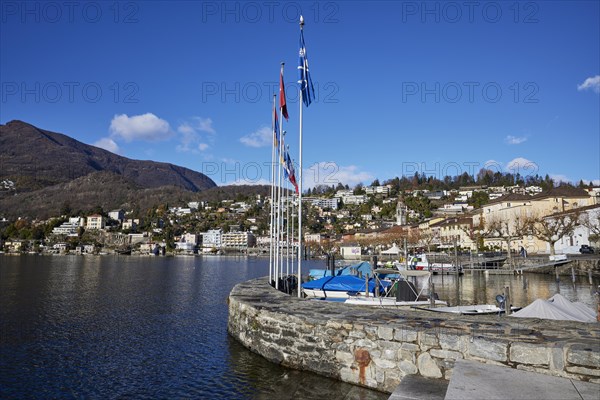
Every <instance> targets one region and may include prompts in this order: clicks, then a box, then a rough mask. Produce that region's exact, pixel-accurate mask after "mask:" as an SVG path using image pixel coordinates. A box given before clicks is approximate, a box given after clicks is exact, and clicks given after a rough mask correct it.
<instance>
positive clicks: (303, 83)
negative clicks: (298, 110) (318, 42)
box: [298, 29, 315, 107]
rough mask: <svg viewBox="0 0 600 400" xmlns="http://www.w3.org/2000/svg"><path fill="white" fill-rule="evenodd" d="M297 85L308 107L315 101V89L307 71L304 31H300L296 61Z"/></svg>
mask: <svg viewBox="0 0 600 400" xmlns="http://www.w3.org/2000/svg"><path fill="white" fill-rule="evenodd" d="M298 61H299V62H298V83H299V84H300V90H301V91H302V101H303V102H304V105H305V106H306V107H308V106H309V105H310V103H311V102H312V101H313V100H314V99H315V88H314V87H313V83H312V80H311V79H310V74H309V71H308V57H307V55H306V45H305V44H304V31H303V30H302V29H300V52H299V60H298Z"/></svg>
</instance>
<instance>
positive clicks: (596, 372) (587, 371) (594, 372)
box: [567, 366, 600, 377]
mask: <svg viewBox="0 0 600 400" xmlns="http://www.w3.org/2000/svg"><path fill="white" fill-rule="evenodd" d="M567 372H571V373H573V374H581V375H591V376H598V377H600V369H597V368H595V369H592V368H585V367H575V366H568V367H567Z"/></svg>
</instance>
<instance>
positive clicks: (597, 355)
mask: <svg viewBox="0 0 600 400" xmlns="http://www.w3.org/2000/svg"><path fill="white" fill-rule="evenodd" d="M567 361H568V362H570V363H571V364H577V365H583V366H586V367H593V368H600V340H599V341H597V342H596V343H594V344H590V345H584V344H574V345H572V346H570V348H569V349H568V350H567Z"/></svg>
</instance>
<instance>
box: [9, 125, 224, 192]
mask: <svg viewBox="0 0 600 400" xmlns="http://www.w3.org/2000/svg"><path fill="white" fill-rule="evenodd" d="M94 172H108V173H113V174H116V175H119V176H122V177H123V178H124V179H126V180H128V181H130V182H131V183H132V184H135V185H137V186H138V187H140V188H145V189H150V188H159V187H162V186H175V187H178V188H181V189H184V190H187V191H191V192H198V191H201V190H205V189H209V188H212V187H215V186H216V184H215V183H214V182H213V181H212V179H210V178H209V177H207V176H206V175H204V174H201V173H199V172H196V171H192V170H191V169H188V168H184V167H179V166H177V165H173V164H168V163H161V162H155V161H141V160H132V159H129V158H126V157H122V156H119V155H116V154H113V153H111V152H109V151H106V150H104V149H101V148H98V147H94V146H90V145H87V144H85V143H82V142H79V141H77V140H75V139H73V138H71V137H69V136H66V135H63V134H61V133H56V132H50V131H46V130H43V129H39V128H37V127H35V126H33V125H30V124H28V123H25V122H22V121H11V122H9V123H7V124H6V125H0V180H4V179H9V180H11V181H13V182H15V184H16V189H17V191H19V192H29V191H33V190H38V189H42V188H45V187H49V186H53V185H56V184H60V183H67V182H70V181H73V180H74V179H77V178H80V177H83V176H86V175H88V174H91V173H94Z"/></svg>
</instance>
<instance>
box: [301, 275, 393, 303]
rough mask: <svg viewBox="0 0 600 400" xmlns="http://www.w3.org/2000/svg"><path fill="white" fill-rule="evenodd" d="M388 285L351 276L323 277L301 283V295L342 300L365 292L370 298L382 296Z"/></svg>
mask: <svg viewBox="0 0 600 400" xmlns="http://www.w3.org/2000/svg"><path fill="white" fill-rule="evenodd" d="M389 285H390V283H388V282H380V284H379V285H378V284H377V283H376V282H375V280H373V278H371V279H368V278H365V279H363V278H359V277H356V276H352V275H342V276H325V277H323V278H320V279H315V280H313V281H309V282H305V283H303V284H302V293H303V294H304V297H310V298H326V299H327V298H330V299H344V298H348V297H349V296H351V295H353V294H355V293H359V292H365V291H367V292H368V293H370V295H371V296H374V295H375V294H376V293H377V294H378V295H382V294H384V293H385V288H386V287H387V286H389Z"/></svg>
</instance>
